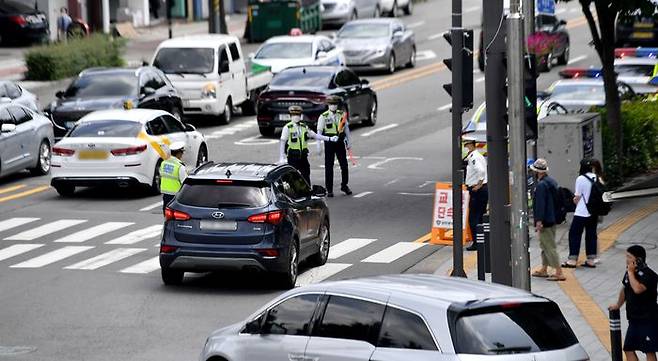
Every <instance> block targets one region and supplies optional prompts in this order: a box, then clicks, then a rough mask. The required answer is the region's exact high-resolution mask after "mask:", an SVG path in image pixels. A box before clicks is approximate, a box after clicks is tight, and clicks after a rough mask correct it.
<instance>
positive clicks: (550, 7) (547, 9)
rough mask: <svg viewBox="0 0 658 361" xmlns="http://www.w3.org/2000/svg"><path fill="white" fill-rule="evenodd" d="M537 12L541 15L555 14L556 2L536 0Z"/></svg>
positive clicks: (553, 0)
mask: <svg viewBox="0 0 658 361" xmlns="http://www.w3.org/2000/svg"><path fill="white" fill-rule="evenodd" d="M535 11H536V12H537V13H541V14H555V0H536V7H535Z"/></svg>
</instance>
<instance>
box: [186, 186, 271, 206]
mask: <svg viewBox="0 0 658 361" xmlns="http://www.w3.org/2000/svg"><path fill="white" fill-rule="evenodd" d="M176 200H177V201H178V202H179V203H181V204H184V205H188V206H193V207H205V208H253V207H264V206H266V205H267V204H268V203H269V199H268V192H267V190H266V188H261V187H255V186H249V185H228V184H216V183H214V184H204V183H201V184H198V183H196V182H195V183H194V184H189V183H186V184H185V185H183V188H182V189H181V191H180V192H179V193H178V196H177V197H176Z"/></svg>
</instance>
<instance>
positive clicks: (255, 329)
mask: <svg viewBox="0 0 658 361" xmlns="http://www.w3.org/2000/svg"><path fill="white" fill-rule="evenodd" d="M261 319H262V317H258V318H256V319H255V320H251V321H249V322H247V324H246V325H244V328H243V329H242V332H243V333H249V334H252V335H257V334H259V333H261V326H260V322H261Z"/></svg>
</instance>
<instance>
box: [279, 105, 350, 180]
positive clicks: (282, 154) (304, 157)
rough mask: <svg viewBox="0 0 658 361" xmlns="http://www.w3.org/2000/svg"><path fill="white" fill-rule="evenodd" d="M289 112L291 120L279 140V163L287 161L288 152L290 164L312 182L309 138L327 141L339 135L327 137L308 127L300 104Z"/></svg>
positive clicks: (333, 139)
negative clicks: (309, 161) (304, 121)
mask: <svg viewBox="0 0 658 361" xmlns="http://www.w3.org/2000/svg"><path fill="white" fill-rule="evenodd" d="M288 113H290V122H288V124H286V125H285V126H284V127H283V130H282V131H281V139H280V142H279V143H280V147H279V163H280V164H283V163H286V154H287V160H288V164H290V165H291V166H293V167H295V168H296V169H297V170H298V171H299V172H300V173H301V174H302V176H303V177H304V179H306V181H307V182H308V184H311V165H310V164H309V163H308V138H309V137H310V138H313V139H315V140H323V141H325V142H337V141H338V136H333V137H327V136H324V135H322V134H317V133H315V132H314V131H312V130H310V129H308V126H307V125H306V124H305V123H303V122H302V121H301V119H302V107H300V106H298V105H293V106H291V107H289V108H288Z"/></svg>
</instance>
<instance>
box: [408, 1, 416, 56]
mask: <svg viewBox="0 0 658 361" xmlns="http://www.w3.org/2000/svg"><path fill="white" fill-rule="evenodd" d="M409 1H411V0H409ZM409 62H410V63H411V65H416V49H412V50H411V59H409Z"/></svg>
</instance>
